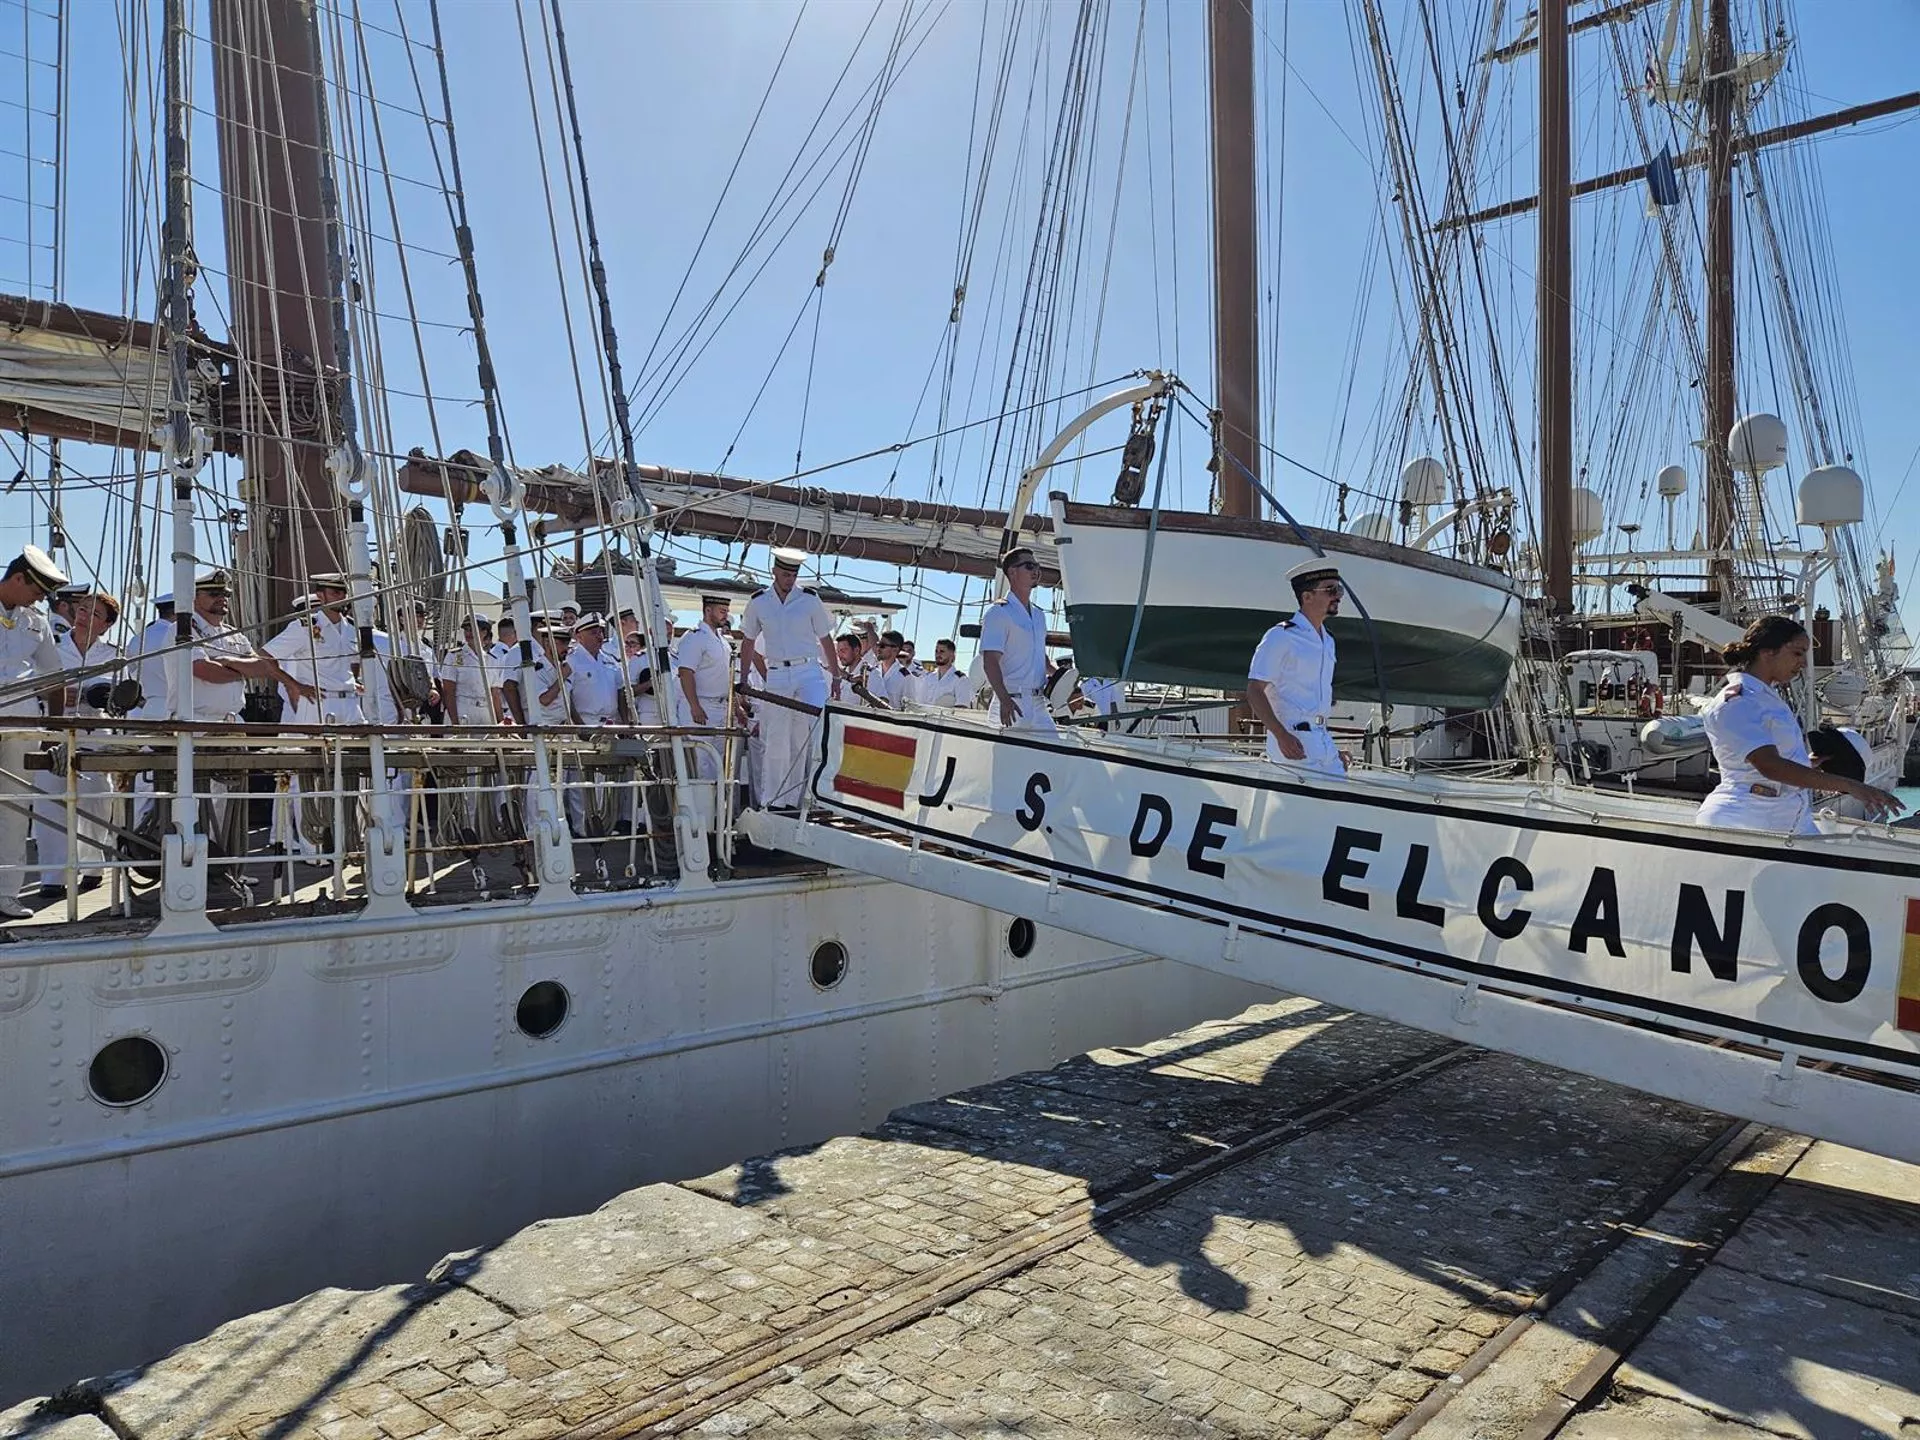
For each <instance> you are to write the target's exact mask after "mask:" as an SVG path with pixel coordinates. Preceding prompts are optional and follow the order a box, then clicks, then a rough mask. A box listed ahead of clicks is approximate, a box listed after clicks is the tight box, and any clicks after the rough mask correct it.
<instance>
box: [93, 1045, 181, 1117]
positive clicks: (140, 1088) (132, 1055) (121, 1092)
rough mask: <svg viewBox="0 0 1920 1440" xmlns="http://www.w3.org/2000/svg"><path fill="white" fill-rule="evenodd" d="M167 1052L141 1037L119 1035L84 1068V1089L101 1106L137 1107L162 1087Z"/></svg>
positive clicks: (165, 1070) (102, 1047) (102, 1048)
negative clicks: (85, 1074) (85, 1083)
mask: <svg viewBox="0 0 1920 1440" xmlns="http://www.w3.org/2000/svg"><path fill="white" fill-rule="evenodd" d="M166 1079H167V1052H166V1051H164V1050H162V1049H161V1048H160V1047H159V1046H158V1045H156V1044H154V1043H153V1041H151V1040H149V1039H148V1038H147V1037H146V1036H144V1035H122V1036H121V1037H120V1038H119V1039H118V1040H110V1041H108V1042H107V1043H106V1044H105V1045H103V1046H101V1047H100V1053H99V1054H98V1055H95V1056H94V1057H93V1063H92V1064H91V1065H89V1066H87V1089H88V1090H89V1091H91V1092H92V1094H93V1098H94V1099H96V1100H98V1101H99V1102H100V1103H101V1104H102V1105H138V1104H139V1103H140V1102H141V1101H142V1100H145V1099H147V1098H148V1097H149V1096H150V1095H152V1094H153V1092H154V1091H156V1090H158V1089H159V1088H160V1087H161V1086H162V1085H164V1084H165V1083H166Z"/></svg>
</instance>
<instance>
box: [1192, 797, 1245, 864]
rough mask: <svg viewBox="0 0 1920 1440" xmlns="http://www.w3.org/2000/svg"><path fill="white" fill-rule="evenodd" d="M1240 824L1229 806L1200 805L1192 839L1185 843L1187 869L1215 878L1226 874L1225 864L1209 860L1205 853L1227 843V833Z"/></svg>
mask: <svg viewBox="0 0 1920 1440" xmlns="http://www.w3.org/2000/svg"><path fill="white" fill-rule="evenodd" d="M1239 823H1240V812H1239V811H1238V810H1236V809H1234V808H1233V807H1232V806H1231V805H1202V806H1201V807H1200V818H1199V819H1198V820H1195V821H1194V822H1193V838H1192V839H1191V840H1189V841H1188V842H1187V868H1188V869H1189V870H1191V871H1193V872H1194V873H1195V874H1196V875H1212V876H1215V877H1216V878H1217V877H1219V876H1222V875H1225V874H1226V873H1227V862H1226V861H1224V860H1209V859H1208V858H1207V852H1208V851H1209V850H1218V849H1219V848H1220V847H1221V846H1222V845H1225V844H1226V843H1227V832H1226V830H1223V829H1221V827H1222V826H1223V825H1224V826H1226V827H1228V828H1229V829H1230V828H1232V827H1233V826H1236V825H1238V824H1239Z"/></svg>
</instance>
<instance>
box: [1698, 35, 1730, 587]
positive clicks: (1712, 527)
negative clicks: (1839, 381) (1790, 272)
mask: <svg viewBox="0 0 1920 1440" xmlns="http://www.w3.org/2000/svg"><path fill="white" fill-rule="evenodd" d="M1729 4H1730V0H1708V4H1707V53H1706V73H1705V74H1704V75H1703V76H1702V77H1701V79H1702V82H1703V85H1704V94H1703V96H1702V98H1703V100H1704V102H1705V110H1706V115H1707V144H1706V150H1707V256H1706V260H1707V264H1706V309H1707V375H1706V384H1705V385H1704V386H1703V387H1702V388H1703V389H1704V390H1705V391H1706V396H1705V402H1706V416H1705V420H1706V434H1705V436H1704V437H1703V443H1704V449H1705V453H1706V480H1707V484H1706V511H1707V548H1708V549H1709V550H1710V551H1713V552H1716V553H1715V557H1714V560H1713V562H1712V565H1711V568H1710V573H1711V575H1712V577H1713V588H1714V589H1716V590H1718V591H1719V592H1720V593H1721V594H1722V595H1723V596H1725V595H1727V594H1728V592H1729V591H1730V589H1731V587H1732V583H1733V560H1732V558H1731V556H1730V555H1728V554H1725V553H1721V552H1726V551H1728V550H1729V547H1730V546H1731V544H1732V541H1733V515H1734V505H1735V496H1734V492H1733V466H1732V463H1731V456H1730V455H1729V453H1728V450H1727V433H1728V432H1729V431H1730V430H1731V429H1732V428H1733V420H1734V413H1733V408H1734V387H1733V381H1734V332H1733V324H1734V313H1733V286H1734V274H1733V85H1734V80H1733V25H1732V19H1731V16H1730V14H1729Z"/></svg>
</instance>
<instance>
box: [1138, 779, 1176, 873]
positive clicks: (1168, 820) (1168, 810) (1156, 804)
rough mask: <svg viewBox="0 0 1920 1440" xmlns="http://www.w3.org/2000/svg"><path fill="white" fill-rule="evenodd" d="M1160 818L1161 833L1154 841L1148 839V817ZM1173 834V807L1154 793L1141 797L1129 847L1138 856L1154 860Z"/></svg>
mask: <svg viewBox="0 0 1920 1440" xmlns="http://www.w3.org/2000/svg"><path fill="white" fill-rule="evenodd" d="M1150 815H1157V816H1159V817H1160V830H1159V833H1157V834H1156V835H1154V836H1153V838H1152V839H1148V838H1147V817H1148V816H1150ZM1172 832H1173V806H1171V805H1169V804H1168V803H1167V802H1166V799H1165V798H1164V797H1163V796H1159V795H1155V794H1154V793H1153V792H1152V791H1148V792H1147V793H1146V794H1144V795H1142V796H1141V797H1140V808H1139V809H1138V810H1136V811H1135V812H1134V815H1133V833H1132V834H1130V835H1128V836H1127V845H1128V846H1129V848H1131V849H1132V851H1133V853H1134V854H1136V855H1144V856H1146V857H1147V858H1148V859H1152V858H1153V857H1154V856H1155V855H1158V854H1159V853H1160V847H1161V846H1162V845H1164V844H1166V843H1167V836H1168V835H1170V834H1171V833H1172Z"/></svg>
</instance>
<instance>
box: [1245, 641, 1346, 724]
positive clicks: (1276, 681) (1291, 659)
mask: <svg viewBox="0 0 1920 1440" xmlns="http://www.w3.org/2000/svg"><path fill="white" fill-rule="evenodd" d="M1247 679H1249V680H1264V681H1265V682H1266V683H1267V684H1268V685H1270V686H1271V687H1272V697H1271V698H1272V701H1273V713H1274V714H1275V715H1277V716H1279V717H1280V723H1281V724H1283V725H1298V724H1301V723H1303V722H1309V721H1310V722H1313V723H1315V724H1324V723H1325V722H1326V718H1327V711H1328V710H1330V709H1331V708H1332V707H1333V636H1331V635H1329V634H1327V633H1325V632H1324V631H1320V630H1316V629H1314V627H1313V622H1312V621H1311V620H1303V619H1301V618H1300V617H1299V616H1298V615H1290V616H1288V617H1287V618H1286V619H1285V620H1282V621H1281V622H1280V623H1279V624H1278V625H1276V626H1274V627H1273V628H1272V629H1271V630H1269V631H1267V633H1266V634H1265V635H1263V636H1261V637H1260V646H1259V648H1258V649H1256V650H1255V651H1254V652H1253V663H1252V664H1250V665H1249V666H1248V667H1247Z"/></svg>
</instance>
